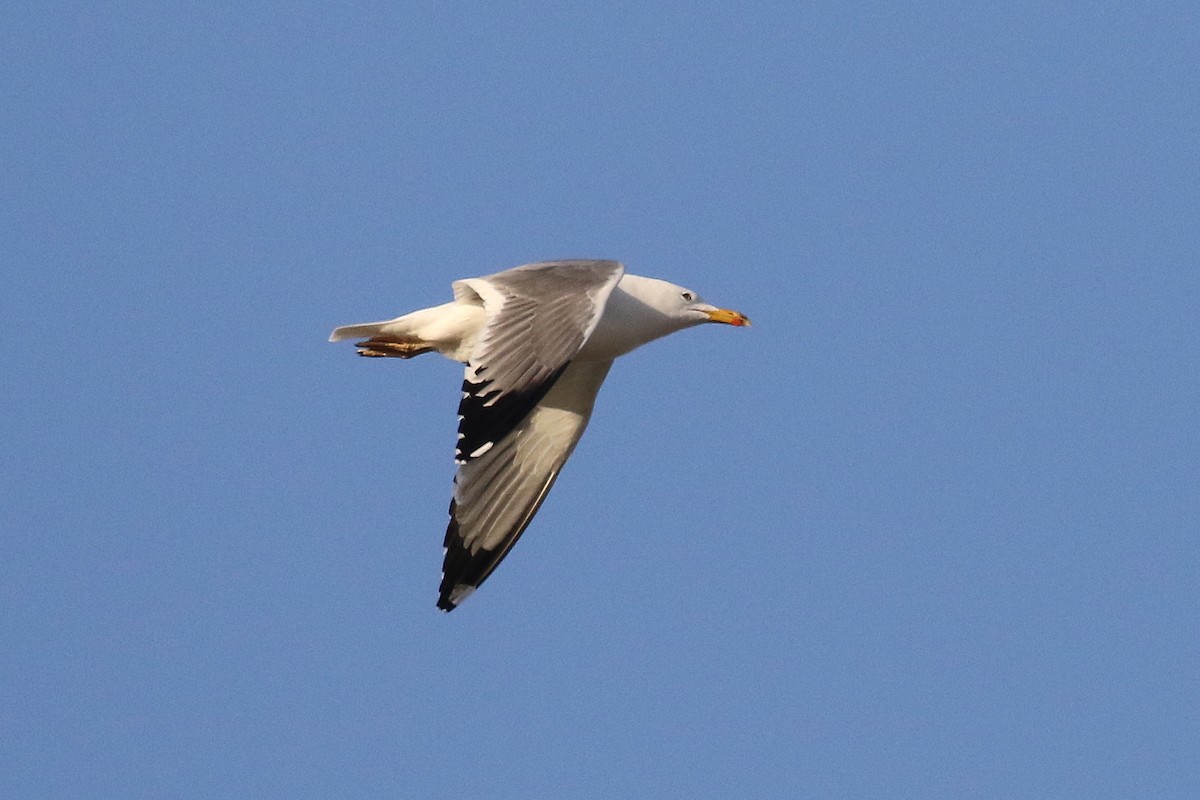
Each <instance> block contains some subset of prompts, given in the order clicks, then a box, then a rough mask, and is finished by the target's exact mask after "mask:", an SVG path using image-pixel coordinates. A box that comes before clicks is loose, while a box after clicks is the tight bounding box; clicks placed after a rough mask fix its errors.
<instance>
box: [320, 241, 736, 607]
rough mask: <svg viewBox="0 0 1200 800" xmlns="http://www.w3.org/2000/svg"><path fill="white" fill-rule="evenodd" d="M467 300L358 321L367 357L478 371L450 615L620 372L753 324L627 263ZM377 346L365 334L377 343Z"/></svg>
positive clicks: (507, 281) (463, 438)
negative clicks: (685, 342) (433, 361)
mask: <svg viewBox="0 0 1200 800" xmlns="http://www.w3.org/2000/svg"><path fill="white" fill-rule="evenodd" d="M453 289H454V300H453V301H451V302H449V303H445V304H443V305H439V306H433V307H432V308H425V309H421V310H419V311H414V312H412V313H411V314H405V315H404V316H402V317H397V318H396V319H391V320H385V321H383V322H369V323H364V324H359V325H346V326H344V327H340V328H337V329H335V330H334V331H333V333H332V335H330V337H329V340H330V341H331V342H338V341H342V340H344V339H355V338H357V339H362V341H359V342H357V343H356V344H355V346H356V347H357V348H358V354H359V355H360V356H368V357H373V358H412V357H413V356H418V355H421V354H422V353H429V352H438V353H441V354H442V355H444V356H446V357H447V358H451V359H453V360H455V361H461V362H463V363H464V364H466V374H465V376H464V379H463V386H462V400H461V402H460V403H459V406H458V419H459V423H458V444H457V447H456V450H455V463H456V464H457V465H458V470H457V473H456V474H455V477H454V495H453V498H452V499H451V501H450V524H449V527H448V528H447V529H446V539H445V560H444V561H443V564H442V582H441V586H440V588H439V594H438V601H437V605H438V608H440V609H442V610H443V611H451V610H453V609H454V608H455V607H456V606H457V605H458V604H459V603H461V602H462V601H463V600H465V599H466V598H467V596H468V595H470V594H471V592H473V591H474V590H475V589H476V588H477V587H478V586H479V585H480V584H481V583H483V582H484V581H485V580H486V579H487V577H488V576H489V575H491V574H492V571H493V570H495V569H496V567H497V566H498V565H499V564H500V562H501V561H502V560H503V559H504V557H505V556H506V555H508V552H509V551H510V550H511V549H512V547H513V545H514V544H516V542H517V539H518V538H520V536H521V534H522V533H524V531H525V528H526V527H528V525H529V522H530V520H532V519H533V516H534V514H536V513H537V510H538V508H539V507H540V506H541V505H542V501H543V500H545V499H546V495H547V494H548V493H549V491H550V487H551V486H553V485H554V481H555V479H556V478H557V477H558V473H559V471H560V470H561V469H562V466H563V464H564V463H565V462H566V460H567V458H568V457H569V456H570V455H571V451H572V450H574V449H575V445H576V443H577V442H578V441H579V437H580V436H581V435H583V429H584V428H585V427H586V426H587V423H588V419H589V418H590V417H591V414H592V407H593V405H594V404H595V402H596V393H597V392H599V391H600V384H601V383H602V382H603V381H604V378H605V376H606V375H607V374H608V370H609V368H610V367H611V366H612V362H613V360H614V359H615V358H617V357H618V356H622V355H624V354H626V353H628V352H629V351H631V350H633V349H634V348H637V347H640V346H641V345H643V344H646V343H647V342H650V341H653V340H655V339H658V338H660V337H663V336H666V335H667V334H670V333H674V332H675V331H679V330H683V329H684V328H690V327H692V326H694V325H700V324H702V323H707V322H719V323H724V324H726V325H736V326H745V325H749V324H750V320H748V319H747V318H746V317H745V316H744V315H743V314H741V313H739V312H737V311H730V310H729V309H725V308H718V307H716V306H714V305H710V304H709V303H706V302H704V301H703V300H702V299H700V297H699V295H697V294H696V293H695V292H692V291H690V290H688V289H685V288H683V287H682V286H676V285H674V284H672V283H667V282H666V281H661V280H657V279H655V278H643V277H641V276H638V275H629V274H627V273H626V272H625V268H624V267H623V266H622V265H621V264H620V263H618V262H616V261H594V260H576V261H547V262H542V263H538V264H526V265H525V266H521V267H515V268H513V269H509V270H505V271H504V272H498V273H496V274H495V275H489V276H487V277H483V278H467V279H465V280H460V281H455V282H454V284H453ZM364 337H365V338H364Z"/></svg>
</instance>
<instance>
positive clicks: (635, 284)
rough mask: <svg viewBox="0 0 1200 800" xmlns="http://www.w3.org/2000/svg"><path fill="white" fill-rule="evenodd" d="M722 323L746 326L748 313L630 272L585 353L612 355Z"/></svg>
mask: <svg viewBox="0 0 1200 800" xmlns="http://www.w3.org/2000/svg"><path fill="white" fill-rule="evenodd" d="M705 322H720V323H723V324H726V325H737V326H745V325H749V324H750V320H748V319H747V318H746V316H745V315H744V314H741V313H740V312H737V311H730V310H729V309H727V308H718V307H717V306H714V305H712V304H711V303H706V302H705V301H704V300H703V299H702V298H701V297H700V296H699V295H698V294H696V293H695V292H693V291H692V290H691V289H685V288H684V287H682V286H676V285H675V284H673V283H667V282H666V281H660V280H658V279H657V278H643V277H642V276H640V275H630V274H628V273H626V274H625V275H624V276H623V277H622V278H621V282H620V283H618V284H617V287H616V289H614V290H613V293H612V295H610V296H609V299H608V305H607V306H606V307H605V311H604V316H603V317H602V318H601V320H600V324H599V326H598V327H597V328H596V331H595V333H593V334H592V337H591V339H590V340H589V341H588V345H587V347H586V348H585V353H586V354H587V355H588V356H591V357H596V358H612V357H615V356H618V355H621V354H622V353H628V352H629V351H630V350H632V349H634V348H635V347H639V346H641V345H643V344H645V343H646V342H649V341H653V340H654V339H658V338H659V337H662V336H666V335H667V334H669V333H674V332H675V331H679V330H683V329H684V328H690V327H692V326H693V325H700V324H702V323H705Z"/></svg>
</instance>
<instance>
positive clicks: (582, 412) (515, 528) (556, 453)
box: [438, 361, 612, 611]
mask: <svg viewBox="0 0 1200 800" xmlns="http://www.w3.org/2000/svg"><path fill="white" fill-rule="evenodd" d="M611 366H612V362H611V361H578V362H575V363H574V364H571V366H569V367H567V368H566V369H565V370H564V371H562V374H561V377H559V378H558V380H557V381H556V382H555V383H554V385H553V387H552V388H551V389H550V390H549V391H548V392H546V394H545V396H544V397H543V398H542V400H541V402H540V403H538V404H537V406H536V407H535V408H534V409H533V411H532V412H531V413H530V414H528V415H527V416H525V417H524V419H522V420H521V421H520V422H519V424H518V425H517V426H516V428H515V430H513V431H512V432H511V433H510V434H509V435H508V436H506V437H504V438H503V439H501V440H499V441H498V442H497V443H496V444H495V446H493V447H491V448H489V449H488V450H487V452H485V453H483V454H481V455H479V456H477V457H475V458H473V459H470V460H469V461H467V462H466V463H464V464H462V466H460V467H459V470H458V474H457V475H456V476H455V478H454V499H453V500H452V501H451V502H450V526H449V527H448V528H447V529H446V540H445V546H446V558H445V561H444V563H443V566H442V584H441V587H440V589H439V592H440V594H439V597H438V608H440V609H442V610H443V611H450V610H451V609H453V608H454V607H455V606H456V605H458V604H459V603H460V602H462V601H463V600H464V599H465V598H466V597H467V596H468V595H469V594H470V593H471V592H472V591H474V589H475V587H477V586H479V584H481V583H483V582H484V580H486V579H487V577H488V575H490V574H491V573H492V570H494V569H495V568H496V567H497V565H499V563H500V562H501V560H503V558H504V557H505V556H506V555H508V551H509V550H511V549H512V546H513V545H514V544H516V541H517V539H518V538H519V537H520V535H521V534H522V533H523V532H524V531H525V528H526V527H527V526H528V525H529V521H530V520H532V519H533V515H534V514H536V513H537V510H538V508H539V507H540V506H541V504H542V501H543V500H545V499H546V494H547V493H548V492H549V491H550V487H551V486H553V485H554V479H555V478H557V477H558V473H559V470H560V469H562V465H563V464H564V463H565V462H566V460H567V458H568V456H570V455H571V451H572V450H574V449H575V444H576V443H577V442H578V441H579V437H580V436H582V435H583V429H584V428H585V427H586V426H587V423H588V419H589V417H590V416H591V413H592V406H593V405H594V404H595V401H596V393H597V392H599V391H600V384H601V383H603V382H604V377H605V376H606V375H607V374H608V369H609V367H611Z"/></svg>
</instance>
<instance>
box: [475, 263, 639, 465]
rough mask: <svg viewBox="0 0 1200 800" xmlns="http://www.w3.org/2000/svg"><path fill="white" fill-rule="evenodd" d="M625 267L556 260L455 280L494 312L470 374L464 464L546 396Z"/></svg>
mask: <svg viewBox="0 0 1200 800" xmlns="http://www.w3.org/2000/svg"><path fill="white" fill-rule="evenodd" d="M624 271H625V270H624V268H623V267H622V266H621V265H620V264H618V263H617V262H615V261H553V262H546V263H542V264H529V265H526V266H524V267H517V268H516V269H510V270H507V271H505V272H500V273H497V274H496V275H491V276H489V277H486V278H473V279H470V280H465V281H458V282H456V283H455V284H454V292H455V296H457V297H460V298H461V297H463V296H464V295H467V296H473V297H474V298H478V299H479V300H480V301H482V303H483V307H484V310H485V311H486V312H487V317H488V319H487V325H486V327H485V328H484V330H483V332H482V333H481V335H480V339H479V341H478V342H477V343H476V344H475V348H474V352H472V353H471V358H470V360H469V361H468V362H467V369H466V374H465V376H464V378H463V388H462V391H463V394H462V401H461V402H460V403H459V406H458V416H459V426H458V444H457V446H456V448H455V450H456V452H455V459H456V460H457V461H458V463H460V464H463V463H466V462H467V461H470V460H471V459H472V458H477V457H479V456H481V455H483V454H484V453H485V452H487V450H488V448H490V447H494V446H495V445H496V443H497V442H499V441H500V440H501V439H503V438H504V437H505V436H507V435H508V434H509V433H510V432H512V431H513V429H515V428H516V427H517V425H519V424H520V423H521V420H523V419H525V417H526V415H528V414H529V412H530V411H532V410H533V408H534V406H536V405H537V404H538V403H539V402H540V401H541V399H542V398H543V397H545V395H546V392H548V391H549V390H550V387H551V386H553V385H554V382H555V381H556V380H558V378H559V376H561V375H562V372H563V370H564V369H566V367H567V364H568V363H569V362H570V360H571V359H572V358H574V357H575V354H576V353H578V352H579V349H580V348H581V347H583V344H584V342H586V341H587V338H588V337H589V336H590V335H591V334H592V331H593V330H595V328H596V323H597V322H599V320H600V315H601V314H603V312H604V306H605V303H607V302H608V296H609V294H611V293H612V290H613V287H615V286H616V285H617V281H619V280H620V279H621V275H622V274H623V273H624Z"/></svg>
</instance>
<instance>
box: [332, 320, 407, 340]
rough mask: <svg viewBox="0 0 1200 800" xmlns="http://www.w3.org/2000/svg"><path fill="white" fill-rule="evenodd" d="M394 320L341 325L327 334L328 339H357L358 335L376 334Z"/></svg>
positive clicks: (369, 335)
mask: <svg viewBox="0 0 1200 800" xmlns="http://www.w3.org/2000/svg"><path fill="white" fill-rule="evenodd" d="M392 322H395V320H390V319H388V320H384V321H383V322H364V323H362V324H360V325H343V326H342V327H340V328H334V329H333V333H331V334H329V341H331V342H340V341H342V340H343V339H357V338H360V337H363V336H365V337H367V338H368V339H369V338H371V337H373V336H378V335H379V334H380V333H382V332H383V329H384V328H385V327H387V326H388V325H390V324H391V323H392Z"/></svg>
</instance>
